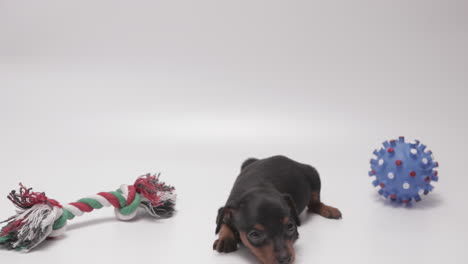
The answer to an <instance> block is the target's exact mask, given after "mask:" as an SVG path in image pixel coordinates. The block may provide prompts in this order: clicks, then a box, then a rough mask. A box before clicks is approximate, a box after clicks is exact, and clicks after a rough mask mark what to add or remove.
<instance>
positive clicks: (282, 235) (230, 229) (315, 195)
mask: <svg viewBox="0 0 468 264" xmlns="http://www.w3.org/2000/svg"><path fill="white" fill-rule="evenodd" d="M320 187H321V184H320V177H319V174H318V173H317V171H316V170H315V169H314V168H313V167H311V166H309V165H306V164H302V163H299V162H296V161H293V160H291V159H289V158H287V157H284V156H274V157H270V158H266V159H261V160H259V159H254V158H251V159H248V160H246V161H245V162H244V163H243V164H242V166H241V172H240V175H239V176H238V177H237V180H236V181H235V183H234V186H233V188H232V190H231V194H230V195H229V198H228V200H227V202H226V205H225V206H224V207H221V208H220V209H219V210H218V216H217V219H216V234H218V239H217V240H216V241H215V242H214V244H213V249H214V250H216V251H218V252H225V253H228V252H232V251H235V250H237V245H238V244H239V243H242V244H243V245H245V246H246V247H247V248H248V249H249V250H250V251H251V252H252V253H253V255H255V257H256V258H257V259H258V260H259V261H260V262H262V263H263V264H289V263H293V262H294V259H295V251H294V248H293V244H294V242H295V241H296V240H297V239H298V238H299V233H298V231H297V227H298V226H299V225H300V224H301V222H300V220H299V214H300V213H301V212H302V211H303V210H304V209H305V208H306V206H307V207H308V211H309V212H312V213H316V214H319V215H321V216H323V217H326V218H331V219H340V218H341V212H340V211H339V210H338V209H336V208H333V207H330V206H327V205H325V204H323V203H322V202H321V201H320Z"/></svg>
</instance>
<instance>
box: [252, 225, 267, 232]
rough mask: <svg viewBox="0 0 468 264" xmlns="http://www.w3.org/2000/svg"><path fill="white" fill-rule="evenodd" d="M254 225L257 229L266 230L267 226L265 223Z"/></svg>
mask: <svg viewBox="0 0 468 264" xmlns="http://www.w3.org/2000/svg"><path fill="white" fill-rule="evenodd" d="M254 227H255V228H256V229H257V230H260V231H265V227H264V226H263V225H261V224H256V225H255V226H254Z"/></svg>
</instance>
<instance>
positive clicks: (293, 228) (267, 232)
mask: <svg viewBox="0 0 468 264" xmlns="http://www.w3.org/2000/svg"><path fill="white" fill-rule="evenodd" d="M224 215H225V216H227V217H228V218H229V217H231V222H232V223H231V224H232V225H233V226H234V227H235V228H236V229H237V231H238V234H239V238H240V240H241V241H242V243H243V244H244V245H245V246H246V247H247V248H248V249H249V250H250V251H251V252H252V253H253V254H254V255H255V256H256V257H257V259H258V260H260V261H261V262H262V263H264V264H290V263H293V262H294V258H295V251H294V248H293V244H294V242H295V241H296V240H297V239H298V238H299V233H298V231H297V226H299V225H300V221H299V217H298V215H297V211H296V208H295V205H294V203H293V201H292V199H291V197H289V196H288V195H283V194H280V193H278V192H274V191H268V190H255V191H252V192H250V193H248V194H246V195H244V196H243V197H242V199H241V200H240V201H239V203H238V205H237V207H233V208H225V209H224ZM227 220H229V219H227Z"/></svg>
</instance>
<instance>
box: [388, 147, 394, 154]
mask: <svg viewBox="0 0 468 264" xmlns="http://www.w3.org/2000/svg"><path fill="white" fill-rule="evenodd" d="M387 151H388V153H393V152H394V151H395V150H394V149H393V148H389V149H388V150H387Z"/></svg>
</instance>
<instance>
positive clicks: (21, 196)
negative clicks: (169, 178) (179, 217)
mask: <svg viewBox="0 0 468 264" xmlns="http://www.w3.org/2000/svg"><path fill="white" fill-rule="evenodd" d="M8 199H9V200H10V201H11V202H13V204H14V205H15V206H16V207H17V212H16V215H14V216H12V217H10V218H8V219H7V220H5V221H3V222H0V223H6V222H7V225H6V226H4V227H3V228H2V230H1V231H0V245H4V246H6V247H7V248H9V249H16V250H19V251H29V250H31V249H33V248H34V247H36V246H37V245H39V244H40V243H41V242H42V241H44V240H45V239H46V238H47V237H57V236H60V235H62V234H63V233H64V232H65V228H66V225H67V221H68V220H71V219H73V218H75V216H81V215H83V214H84V213H88V212H91V211H93V210H94V209H100V208H102V207H109V206H113V207H114V208H115V215H116V217H117V218H118V219H120V220H123V221H127V220H131V219H133V218H134V217H135V216H136V215H137V209H138V208H143V209H145V211H146V212H148V213H149V214H150V215H151V216H153V217H157V218H167V217H171V216H172V215H173V213H174V210H175V209H174V207H175V200H176V194H175V188H174V187H172V186H169V185H166V184H165V183H164V182H160V181H159V174H155V175H151V174H146V175H143V176H140V177H139V178H138V179H137V180H136V181H135V183H134V184H133V185H122V186H120V188H119V189H118V190H117V191H111V192H100V193H98V194H96V195H91V196H88V197H86V198H83V199H80V200H78V201H77V202H74V203H69V204H66V205H61V204H60V203H59V202H57V201H56V200H53V199H50V198H48V197H47V196H46V195H45V193H39V192H33V191H32V188H26V187H24V186H23V185H22V184H20V189H19V191H16V190H13V191H11V193H10V194H9V195H8Z"/></svg>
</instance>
